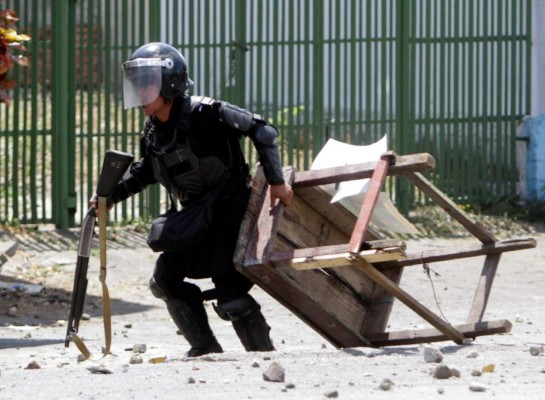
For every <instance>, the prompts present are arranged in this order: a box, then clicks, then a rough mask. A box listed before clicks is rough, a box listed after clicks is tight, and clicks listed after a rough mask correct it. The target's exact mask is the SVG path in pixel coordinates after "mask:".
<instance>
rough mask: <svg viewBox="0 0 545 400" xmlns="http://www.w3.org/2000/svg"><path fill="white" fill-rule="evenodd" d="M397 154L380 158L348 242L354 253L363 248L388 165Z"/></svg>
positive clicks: (349, 248) (350, 249) (349, 249)
mask: <svg viewBox="0 0 545 400" xmlns="http://www.w3.org/2000/svg"><path fill="white" fill-rule="evenodd" d="M394 160H395V156H394V155H393V154H390V153H388V154H384V155H382V156H381V157H380V160H379V162H378V164H377V166H376V168H375V171H374V172H373V176H372V177H371V180H370V182H369V188H368V189H367V194H366V195H365V198H364V199H363V204H362V205H361V210H360V215H359V216H358V220H357V221H356V225H355V226H354V230H353V231H352V235H351V236H350V242H349V243H348V251H350V252H352V253H358V252H359V251H360V249H361V244H362V242H363V240H364V238H365V234H366V232H367V227H368V226H369V224H370V223H371V216H372V215H373V211H374V210H375V206H376V204H377V200H378V196H379V195H380V192H381V190H382V186H383V185H384V180H385V179H386V175H387V174H388V166H389V165H390V162H392V163H393V162H394Z"/></svg>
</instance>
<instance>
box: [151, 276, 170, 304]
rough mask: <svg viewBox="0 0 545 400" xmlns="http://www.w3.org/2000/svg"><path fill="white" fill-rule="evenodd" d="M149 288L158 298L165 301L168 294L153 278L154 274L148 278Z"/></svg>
mask: <svg viewBox="0 0 545 400" xmlns="http://www.w3.org/2000/svg"><path fill="white" fill-rule="evenodd" d="M149 288H150V290H151V294H153V295H154V296H155V297H157V298H158V299H161V300H164V301H167V300H168V295H167V292H166V290H165V289H164V288H163V287H161V285H160V284H159V283H158V282H157V281H156V280H155V276H152V277H151V278H150V280H149Z"/></svg>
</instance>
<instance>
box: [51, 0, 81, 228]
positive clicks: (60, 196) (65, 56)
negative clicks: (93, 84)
mask: <svg viewBox="0 0 545 400" xmlns="http://www.w3.org/2000/svg"><path fill="white" fill-rule="evenodd" d="M74 1H75V0H54V1H53V6H52V22H51V25H52V26H51V33H52V34H51V58H52V64H51V65H52V68H51V75H52V76H51V100H52V104H51V109H52V111H51V112H52V115H51V125H52V135H53V136H52V146H53V148H52V164H53V165H52V171H51V174H52V184H53V186H52V203H53V204H52V211H53V213H52V215H53V221H54V223H55V225H56V226H57V227H58V228H61V229H64V228H68V227H70V226H73V225H74V222H75V218H74V217H75V213H76V204H77V203H76V193H75V138H74V121H73V119H74V117H75V112H74V109H73V107H74V104H73V103H74V82H73V78H74V74H73V72H72V73H71V68H73V62H71V61H72V60H73V59H72V60H71V59H70V58H69V57H70V56H73V54H74V53H73V52H74V43H75V42H74V36H75V34H74V19H75V12H74V11H75V3H74ZM70 29H72V31H70ZM71 78H72V82H70V79H71Z"/></svg>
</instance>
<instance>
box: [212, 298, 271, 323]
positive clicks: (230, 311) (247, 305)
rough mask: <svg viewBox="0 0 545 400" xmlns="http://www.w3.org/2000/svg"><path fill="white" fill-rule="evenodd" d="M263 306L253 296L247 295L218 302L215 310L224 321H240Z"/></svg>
mask: <svg viewBox="0 0 545 400" xmlns="http://www.w3.org/2000/svg"><path fill="white" fill-rule="evenodd" d="M260 309H261V307H260V306H259V304H257V302H256V301H255V300H254V298H253V297H252V296H250V295H249V294H248V295H245V296H243V297H239V298H237V299H232V300H227V301H222V302H218V305H217V306H216V305H214V310H215V311H216V313H217V314H218V315H219V317H220V318H221V319H223V320H224V321H239V320H241V319H243V318H244V317H247V316H248V315H250V314H251V313H252V312H253V311H254V310H260Z"/></svg>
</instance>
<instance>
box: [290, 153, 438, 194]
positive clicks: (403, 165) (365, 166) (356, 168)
mask: <svg viewBox="0 0 545 400" xmlns="http://www.w3.org/2000/svg"><path fill="white" fill-rule="evenodd" d="M377 163H378V162H376V161H374V162H369V163H362V164H354V165H347V166H343V167H334V168H324V169H317V170H310V171H301V172H298V173H297V175H296V177H295V180H294V181H293V187H294V188H300V187H304V186H316V185H326V184H328V183H338V182H345V181H351V180H357V179H365V178H370V177H371V176H372V175H373V172H374V171H375V168H376V166H377ZM434 168H435V159H434V158H433V157H432V156H431V155H430V154H427V153H420V154H412V155H408V156H397V157H396V162H395V164H394V165H391V166H390V168H389V175H396V174H399V173H402V172H405V171H431V170H433V169H434Z"/></svg>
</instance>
